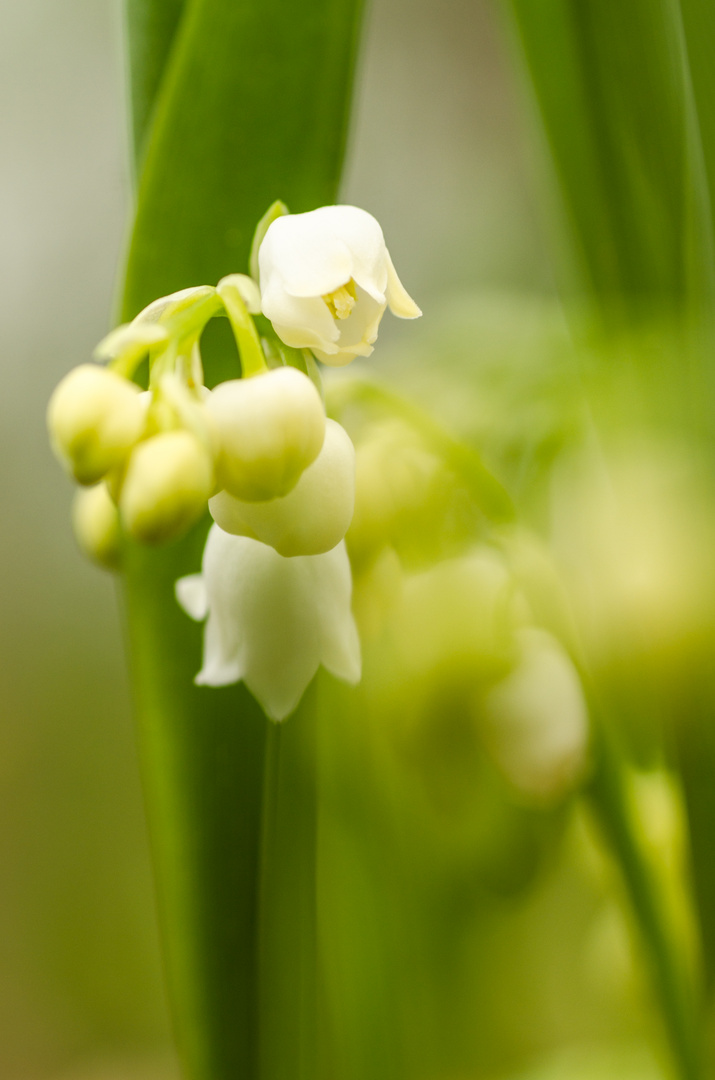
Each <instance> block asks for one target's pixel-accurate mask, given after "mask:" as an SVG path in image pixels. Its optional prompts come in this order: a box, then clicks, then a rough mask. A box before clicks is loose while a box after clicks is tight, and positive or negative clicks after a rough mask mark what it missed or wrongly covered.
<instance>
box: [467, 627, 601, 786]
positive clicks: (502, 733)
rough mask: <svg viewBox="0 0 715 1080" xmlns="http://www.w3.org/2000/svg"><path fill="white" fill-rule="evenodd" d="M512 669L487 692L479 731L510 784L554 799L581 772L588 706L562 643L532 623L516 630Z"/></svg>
mask: <svg viewBox="0 0 715 1080" xmlns="http://www.w3.org/2000/svg"><path fill="white" fill-rule="evenodd" d="M516 641H517V647H518V660H517V663H516V665H515V667H514V669H513V670H512V671H511V672H510V673H509V674H508V675H507V676H506V678H504V679H502V680H501V681H500V682H498V683H496V684H495V686H493V687H492V688H491V689H490V690H489V691H488V693H487V695H486V698H485V700H484V706H483V734H484V737H485V740H486V742H487V744H488V746H489V748H490V750H491V752H492V754H493V756H494V758H495V759H496V761H497V762H498V764H499V765H500V767H501V768H502V770H503V772H504V773H505V774H506V776H507V777H508V778H509V779H510V780H511V782H512V783H513V784H514V786H515V787H516V788H518V789H519V790H520V791H522V792H523V793H524V794H527V795H530V796H532V797H534V798H537V799H546V800H549V799H555V798H557V797H558V796H560V795H563V794H564V793H565V792H566V791H567V790H568V789H569V788H571V787H573V786H574V784H575V783H576V782H577V780H578V779H580V778H581V776H582V775H583V773H584V770H585V767H586V764H587V757H588V746H589V722H588V710H587V706H586V701H585V698H584V693H583V688H582V686H581V682H580V680H579V677H578V673H577V671H576V669H575V667H574V665H573V663H572V662H571V660H570V658H569V656H568V654H567V653H566V651H565V649H564V648H563V646H562V645H561V644H560V643H559V642H558V641H557V639H556V638H554V637H553V636H552V635H551V634H549V633H547V632H546V631H545V630H539V629H537V628H536V627H523V628H522V629H521V630H519V631H517V634H516Z"/></svg>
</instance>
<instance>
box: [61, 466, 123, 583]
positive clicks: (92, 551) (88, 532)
mask: <svg viewBox="0 0 715 1080" xmlns="http://www.w3.org/2000/svg"><path fill="white" fill-rule="evenodd" d="M72 525H73V526H74V534H75V537H76V538H77V543H78V544H79V546H80V548H81V549H82V551H83V552H84V554H85V555H86V556H87V558H89V559H91V560H92V561H93V562H96V563H98V565H99V566H103V567H105V568H106V569H107V570H116V569H117V568H118V566H119V558H120V537H121V533H120V528H119V512H118V510H117V507H116V506H115V504H114V502H113V501H112V498H111V496H110V494H109V492H108V491H107V486H106V484H97V485H96V487H91V488H86V489H85V490H83V491H78V492H77V494H76V495H75V498H74V503H73V505H72Z"/></svg>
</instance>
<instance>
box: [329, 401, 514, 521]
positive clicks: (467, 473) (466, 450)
mask: <svg viewBox="0 0 715 1080" xmlns="http://www.w3.org/2000/svg"><path fill="white" fill-rule="evenodd" d="M327 390H328V406H329V408H330V410H331V411H335V410H337V411H339V410H340V409H341V408H342V407H344V406H345V405H347V404H348V403H352V402H358V401H359V402H364V403H366V404H368V405H372V406H376V407H378V408H380V409H383V410H386V411H387V412H389V413H390V414H391V415H392V416H396V417H399V419H401V420H404V421H405V422H406V423H407V424H409V425H410V427H412V428H414V430H415V431H417V432H419V434H420V435H422V437H423V438H424V440H425V442H426V443H428V444H429V445H430V446H431V447H432V448H433V449H434V450H435V452H436V453H437V454H438V455H439V456H440V457H441V458H442V459H443V460H444V462H445V464H446V465H447V467H448V468H450V469H451V470H452V471H453V472H455V473H456V474H457V475H458V476H460V477H461V479H462V480H463V481H464V482H465V483H466V484H467V486H468V488H469V490H470V492H471V494H472V496H473V497H474V499H475V501H476V503H477V505H478V506H479V508H480V510H482V511H483V513H484V514H485V515H486V516H487V517H488V518H489V519H490V520H491V521H492V522H494V523H495V524H500V525H501V524H505V523H507V522H510V521H513V520H514V517H515V515H516V511H515V509H514V504H513V502H512V499H511V496H510V495H509V492H508V491H507V490H506V488H505V487H504V485H503V484H502V483H501V481H499V480H497V478H496V476H494V474H493V473H491V472H490V471H489V469H487V467H486V465H485V464H484V462H483V461H482V459H481V458H480V456H479V454H478V453H477V451H476V450H474V449H473V448H472V447H470V446H466V445H465V444H464V443H462V442H460V441H459V440H458V439H455V438H453V437H452V436H451V435H449V434H448V433H447V432H446V431H445V430H444V429H443V428H442V427H440V425H439V424H437V423H436V422H435V421H434V420H433V419H432V417H431V416H430V415H429V414H428V413H426V412H424V410H423V409H421V408H419V406H418V405H414V404H413V403H412V402H410V401H405V399H404V398H402V397H400V396H399V394H396V393H395V392H394V391H392V390H388V389H387V387H385V386H380V385H379V384H378V383H374V382H369V381H368V380H366V379H344V380H341V381H340V382H338V383H335V384H333V385H331V386H329V387H328V388H327Z"/></svg>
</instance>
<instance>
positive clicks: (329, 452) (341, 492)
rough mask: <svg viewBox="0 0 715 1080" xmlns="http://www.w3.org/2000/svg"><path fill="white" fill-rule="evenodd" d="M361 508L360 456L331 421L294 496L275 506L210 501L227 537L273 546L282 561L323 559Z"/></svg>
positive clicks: (219, 498) (226, 498) (224, 497)
mask: <svg viewBox="0 0 715 1080" xmlns="http://www.w3.org/2000/svg"><path fill="white" fill-rule="evenodd" d="M354 504H355V450H354V448H353V444H352V442H351V441H350V437H349V436H348V434H347V432H346V431H345V430H344V428H342V427H341V426H340V424H338V423H336V422H335V420H327V421H326V426H325V441H324V443H323V449H322V450H321V451H320V454H319V455H318V457H317V459H316V461H315V462H314V463H313V464H312V465H310V466H309V467H308V468H307V469H306V470H305V472H304V473H303V475H302V476H301V478H300V480H299V481H298V483H297V484H296V486H295V487H294V488H293V490H292V491H291V492H290V493H289V494H288V495H286V496H284V498H282V499H272V500H270V502H244V501H242V500H240V499H236V498H234V497H233V496H232V495H230V494H229V493H228V492H226V491H222V492H220V493H219V494H218V495H215V496H214V497H213V498H212V499H211V500H210V501H209V510H210V511H211V516H212V517H213V519H214V521H215V522H216V523H217V525H219V526H220V528H222V529H223V530H224V532H228V533H233V534H234V535H235V536H249V537H252V538H253V539H254V540H261V541H262V542H263V543H264V544H270V545H271V547H273V548H275V549H276V551H277V552H278V553H279V554H280V555H284V556H286V557H290V556H295V555H320V554H322V553H323V552H325V551H330V550H331V548H334V547H335V546H336V544H339V543H340V541H341V540H342V539H343V537H344V536H345V533H346V532H347V530H348V526H349V525H350V519H351V518H352V514H353V507H354Z"/></svg>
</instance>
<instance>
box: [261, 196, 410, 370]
mask: <svg viewBox="0 0 715 1080" xmlns="http://www.w3.org/2000/svg"><path fill="white" fill-rule="evenodd" d="M258 264H259V270H260V284H261V297H262V300H261V303H262V308H263V314H264V315H265V316H266V317H267V318H268V319H270V321H271V322H272V323H273V328H274V330H275V331H276V333H277V334H278V336H279V338H281V340H282V341H284V342H285V343H286V345H291V346H293V347H294V348H297V349H301V348H308V349H312V351H313V352H314V353H315V355H316V356H317V357H318V359H319V360H322V361H323V363H326V364H332V365H336V366H340V365H343V364H348V363H350V361H351V360H353V359H354V358H355V357H356V356H369V355H370V353H371V352H372V351H373V350H372V346H373V342H374V341H375V339H376V338H377V331H378V327H379V325H380V320H381V319H382V316H383V314H384V312H385V308H386V307H388V306H389V308H390V310H391V311H392V312H393V313H394V314H395V315H398V316H399V317H400V318H402V319H415V318H417V317H418V316H419V315H420V314H421V312H420V309H419V308H418V307H417V305H416V304H415V302H414V301H413V300H412V299H411V298H410V297H409V296H408V294H407V292H406V291H405V289H404V287H403V285H402V283H401V282H400V279H399V278H398V276H397V273H396V271H395V268H394V266H393V265H392V260H391V258H390V255H389V252H388V250H387V248H386V246H385V240H384V237H383V235H382V229H381V228H380V226H379V224H378V223H377V221H376V220H375V218H374V217H372V215H371V214H368V213H367V212H366V211H365V210H359V209H358V208H357V207H355V206H323V207H321V208H320V209H319V210H312V211H310V212H309V213H307V214H286V215H283V216H281V217H278V218H276V219H275V220H274V221H273V222H272V223H271V224H270V225H269V227H268V230H267V231H266V235H265V237H264V239H263V243H262V244H261V246H260V249H259V252H258Z"/></svg>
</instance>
